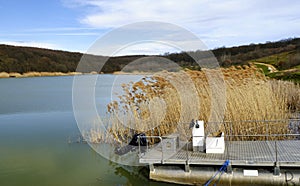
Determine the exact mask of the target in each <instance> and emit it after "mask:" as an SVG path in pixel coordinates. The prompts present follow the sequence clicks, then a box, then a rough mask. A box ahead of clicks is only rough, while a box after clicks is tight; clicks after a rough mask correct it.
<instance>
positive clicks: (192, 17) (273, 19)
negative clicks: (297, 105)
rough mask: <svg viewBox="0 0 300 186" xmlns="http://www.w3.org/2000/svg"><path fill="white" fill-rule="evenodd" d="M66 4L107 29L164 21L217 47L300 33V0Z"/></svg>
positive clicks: (91, 0) (72, 0)
mask: <svg viewBox="0 0 300 186" xmlns="http://www.w3.org/2000/svg"><path fill="white" fill-rule="evenodd" d="M64 2H68V4H69V5H71V4H72V6H73V7H77V8H81V9H84V12H85V14H84V16H82V17H81V18H80V22H81V23H82V24H84V25H87V26H88V27H94V28H101V29H105V28H116V27H119V26H122V25H125V24H129V23H133V22H139V21H163V22H169V23H173V24H177V25H180V26H182V27H184V28H187V29H189V30H191V31H192V32H193V33H196V34H197V35H198V36H199V37H200V39H203V40H204V41H206V42H208V43H209V44H210V43H211V45H217V46H223V45H227V46H230V45H239V44H244V43H252V42H264V41H267V40H274V39H275V40H276V39H282V38H286V37H294V36H299V30H300V16H299V9H300V2H298V1H292V0H285V1H284V0H278V1H273V0H245V1H240V0H227V1H222V0H186V1H181V0H160V1H155V2H154V1H150V0H130V1H128V0H114V1H101V0H64ZM211 41H213V42H211ZM209 47H215V46H209Z"/></svg>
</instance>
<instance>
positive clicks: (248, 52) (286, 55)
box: [0, 38, 300, 79]
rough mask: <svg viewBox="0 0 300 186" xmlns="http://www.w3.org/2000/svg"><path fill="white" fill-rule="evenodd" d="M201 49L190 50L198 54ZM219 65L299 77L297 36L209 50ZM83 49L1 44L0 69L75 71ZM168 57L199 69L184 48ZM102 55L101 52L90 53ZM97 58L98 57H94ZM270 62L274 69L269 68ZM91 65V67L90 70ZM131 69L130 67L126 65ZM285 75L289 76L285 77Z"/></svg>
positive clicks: (117, 62) (111, 65)
mask: <svg viewBox="0 0 300 186" xmlns="http://www.w3.org/2000/svg"><path fill="white" fill-rule="evenodd" d="M202 52H203V51H193V52H191V53H194V54H197V53H202ZM212 52H213V54H214V55H215V56H216V58H217V59H218V61H219V63H220V65H221V66H222V67H229V66H232V65H245V64H248V63H250V62H251V63H253V62H254V63H256V64H257V66H258V67H260V68H262V69H263V70H264V72H265V73H266V75H268V76H270V77H274V78H278V79H295V78H296V79H300V78H299V65H300V38H292V39H284V40H280V41H276V42H266V43H259V44H249V45H243V46H236V47H230V48H225V47H221V48H217V49H213V50H212ZM82 56H83V54H82V53H78V52H67V51H58V50H49V49H41V48H32V47H17V46H9V45H0V72H8V73H11V72H18V73H26V72H32V71H36V72H74V71H76V67H77V64H78V62H79V61H80V59H81V57H82ZM160 56H161V57H164V58H168V59H170V60H172V61H174V62H176V63H177V64H178V65H180V66H181V67H183V68H189V69H194V70H200V69H201V68H200V67H199V66H198V65H197V63H195V61H194V60H193V59H192V58H191V57H190V56H189V55H188V53H186V52H181V53H171V54H164V55H160ZM89 57H92V58H94V59H95V58H101V57H104V56H92V55H90V56H89ZM141 57H146V56H145V55H136V56H120V57H112V58H109V61H108V62H107V63H106V64H105V66H104V67H103V69H102V72H104V73H113V72H115V71H120V70H122V68H123V67H124V66H126V65H127V64H129V63H130V62H132V61H134V60H136V59H139V58H141ZM95 61H97V60H95ZM263 64H268V65H272V66H273V67H274V68H275V69H276V72H274V71H272V72H269V71H268V66H266V65H263ZM92 69H94V68H92V67H91V68H90V70H91V71H92ZM127 70H128V71H130V69H127ZM87 71H89V70H88V69H87ZM286 76H289V77H288V78H286Z"/></svg>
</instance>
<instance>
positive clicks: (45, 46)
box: [0, 41, 60, 50]
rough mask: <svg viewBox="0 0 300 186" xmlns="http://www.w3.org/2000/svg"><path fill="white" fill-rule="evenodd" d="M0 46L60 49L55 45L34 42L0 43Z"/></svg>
mask: <svg viewBox="0 0 300 186" xmlns="http://www.w3.org/2000/svg"><path fill="white" fill-rule="evenodd" d="M0 44H5V45H13V46H26V47H37V48H47V49H56V50H57V49H60V47H59V46H58V45H56V44H52V43H44V42H35V41H0Z"/></svg>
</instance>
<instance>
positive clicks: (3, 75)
mask: <svg viewBox="0 0 300 186" xmlns="http://www.w3.org/2000/svg"><path fill="white" fill-rule="evenodd" d="M95 74H99V73H97V72H89V73H83V72H67V73H65V72H25V73H18V72H10V73H8V72H0V79H2V78H27V77H52V76H75V75H95ZM100 74H104V73H100ZM105 74H112V75H151V74H153V72H152V73H150V72H138V71H134V72H122V71H115V72H113V73H105Z"/></svg>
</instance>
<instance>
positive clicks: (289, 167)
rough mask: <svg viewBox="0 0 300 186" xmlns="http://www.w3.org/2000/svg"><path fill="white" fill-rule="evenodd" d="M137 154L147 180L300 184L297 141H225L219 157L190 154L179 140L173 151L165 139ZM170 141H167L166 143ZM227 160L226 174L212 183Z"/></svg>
mask: <svg viewBox="0 0 300 186" xmlns="http://www.w3.org/2000/svg"><path fill="white" fill-rule="evenodd" d="M161 139H162V140H161V142H160V143H158V144H155V145H154V146H152V147H151V148H149V149H147V150H146V151H145V152H143V153H140V155H139V162H140V163H142V164H148V165H149V168H150V179H153V180H157V181H164V182H171V183H179V184H189V185H203V184H205V183H207V182H208V181H209V180H211V181H213V182H216V181H218V183H219V184H218V185H240V184H242V185H300V140H284V141H225V151H224V153H222V154H213V153H212V154H207V153H205V152H200V151H193V150H192V149H191V148H192V144H191V143H190V142H189V143H184V142H181V141H179V142H178V144H177V146H176V150H174V148H169V147H172V144H167V145H165V142H164V141H165V140H168V139H164V138H161ZM169 141H170V140H169ZM226 160H229V162H230V163H229V165H228V166H227V167H226V171H225V172H223V173H222V174H221V175H220V176H217V178H215V179H214V180H212V179H213V178H214V175H215V173H216V172H218V170H219V169H220V167H221V166H222V165H223V164H224V162H226Z"/></svg>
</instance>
